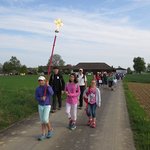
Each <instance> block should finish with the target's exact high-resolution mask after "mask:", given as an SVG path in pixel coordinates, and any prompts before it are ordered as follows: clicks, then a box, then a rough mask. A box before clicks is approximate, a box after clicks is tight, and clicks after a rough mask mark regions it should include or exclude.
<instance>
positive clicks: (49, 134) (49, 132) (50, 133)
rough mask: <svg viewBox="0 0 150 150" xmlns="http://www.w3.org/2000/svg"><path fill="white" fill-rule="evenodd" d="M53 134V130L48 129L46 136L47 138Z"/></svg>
mask: <svg viewBox="0 0 150 150" xmlns="http://www.w3.org/2000/svg"><path fill="white" fill-rule="evenodd" d="M53 134H54V132H53V130H51V131H48V133H47V135H46V138H48V139H49V138H51V137H52V136H53Z"/></svg>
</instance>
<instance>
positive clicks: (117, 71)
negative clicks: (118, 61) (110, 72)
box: [116, 67, 127, 74]
mask: <svg viewBox="0 0 150 150" xmlns="http://www.w3.org/2000/svg"><path fill="white" fill-rule="evenodd" d="M116 73H118V74H126V73H127V69H124V68H121V67H118V68H116Z"/></svg>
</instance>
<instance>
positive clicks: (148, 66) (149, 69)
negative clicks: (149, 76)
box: [146, 63, 150, 72]
mask: <svg viewBox="0 0 150 150" xmlns="http://www.w3.org/2000/svg"><path fill="white" fill-rule="evenodd" d="M146 70H147V72H150V63H148V64H147V67H146Z"/></svg>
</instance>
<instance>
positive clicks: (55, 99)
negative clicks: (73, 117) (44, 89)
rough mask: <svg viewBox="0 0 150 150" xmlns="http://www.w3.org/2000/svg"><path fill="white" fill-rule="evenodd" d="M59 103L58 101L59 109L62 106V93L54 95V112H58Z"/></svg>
mask: <svg viewBox="0 0 150 150" xmlns="http://www.w3.org/2000/svg"><path fill="white" fill-rule="evenodd" d="M57 101H58V107H59V108H61V106H62V99H61V93H54V95H53V100H52V110H56V107H57Z"/></svg>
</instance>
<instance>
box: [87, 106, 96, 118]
mask: <svg viewBox="0 0 150 150" xmlns="http://www.w3.org/2000/svg"><path fill="white" fill-rule="evenodd" d="M96 106H97V105H96V103H95V104H89V103H88V110H87V115H88V117H92V118H96Z"/></svg>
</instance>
